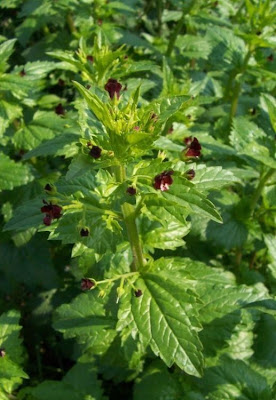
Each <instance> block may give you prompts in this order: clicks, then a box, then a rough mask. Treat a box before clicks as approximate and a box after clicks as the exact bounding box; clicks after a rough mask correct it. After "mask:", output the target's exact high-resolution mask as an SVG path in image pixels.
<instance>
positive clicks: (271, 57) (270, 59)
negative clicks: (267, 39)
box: [266, 54, 274, 62]
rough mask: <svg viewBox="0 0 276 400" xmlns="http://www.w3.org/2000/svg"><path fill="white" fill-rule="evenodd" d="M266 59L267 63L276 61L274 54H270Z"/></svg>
mask: <svg viewBox="0 0 276 400" xmlns="http://www.w3.org/2000/svg"><path fill="white" fill-rule="evenodd" d="M266 59H267V61H269V62H272V61H273V60H274V57H273V54H270V55H269V56H268V57H266Z"/></svg>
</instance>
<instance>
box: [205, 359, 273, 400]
mask: <svg viewBox="0 0 276 400" xmlns="http://www.w3.org/2000/svg"><path fill="white" fill-rule="evenodd" d="M200 388H201V390H202V391H203V393H205V394H208V397H209V398H210V400H219V399H227V400H228V399H229V400H240V399H244V400H256V399H260V400H261V399H262V400H272V397H271V389H270V388H269V386H268V384H267V382H266V379H265V378H264V377H262V376H261V375H260V374H259V373H257V372H255V371H254V369H253V368H250V365H247V364H246V363H245V362H243V361H240V360H231V359H227V358H223V359H222V361H221V363H220V365H218V366H215V367H211V368H208V369H207V370H206V374H205V376H204V379H203V380H202V382H200Z"/></svg>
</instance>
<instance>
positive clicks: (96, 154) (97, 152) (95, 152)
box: [89, 146, 102, 159]
mask: <svg viewBox="0 0 276 400" xmlns="http://www.w3.org/2000/svg"><path fill="white" fill-rule="evenodd" d="M89 154H90V156H91V157H93V158H95V159H97V158H100V157H101V154H102V149H101V148H100V147H99V146H92V148H91V150H90V151H89Z"/></svg>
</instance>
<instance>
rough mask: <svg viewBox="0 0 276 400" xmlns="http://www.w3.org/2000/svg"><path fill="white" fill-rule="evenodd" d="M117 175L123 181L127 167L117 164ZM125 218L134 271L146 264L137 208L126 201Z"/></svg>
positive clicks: (124, 207)
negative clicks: (136, 214) (136, 212)
mask: <svg viewBox="0 0 276 400" xmlns="http://www.w3.org/2000/svg"><path fill="white" fill-rule="evenodd" d="M114 172H115V176H116V178H117V180H118V181H119V182H123V181H124V180H125V178H126V176H125V169H124V167H123V166H117V167H115V168H114ZM122 212H123V219H124V222H125V224H126V230H127V236H128V240H129V243H130V247H131V250H132V256H133V262H132V264H131V270H132V271H133V272H135V271H137V270H139V269H140V268H142V267H143V265H144V256H143V250H142V246H141V242H140V238H139V234H138V229H137V225H136V220H135V218H136V216H135V208H134V207H133V206H132V205H131V204H129V203H124V204H123V205H122Z"/></svg>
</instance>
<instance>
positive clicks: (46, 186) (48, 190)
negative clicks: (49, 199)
mask: <svg viewBox="0 0 276 400" xmlns="http://www.w3.org/2000/svg"><path fill="white" fill-rule="evenodd" d="M52 189H53V186H52V185H50V183H47V184H46V185H45V186H44V190H46V191H47V192H51V190H52Z"/></svg>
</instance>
